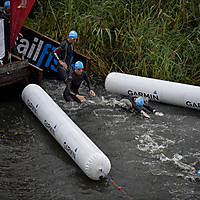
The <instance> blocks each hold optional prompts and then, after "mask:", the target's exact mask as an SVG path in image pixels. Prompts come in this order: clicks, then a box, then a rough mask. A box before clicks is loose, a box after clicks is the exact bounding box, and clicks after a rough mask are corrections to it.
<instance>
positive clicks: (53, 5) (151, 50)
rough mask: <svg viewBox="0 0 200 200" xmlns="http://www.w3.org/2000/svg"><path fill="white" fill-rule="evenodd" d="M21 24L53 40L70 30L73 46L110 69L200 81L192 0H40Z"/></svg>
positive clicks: (98, 67) (198, 8)
mask: <svg viewBox="0 0 200 200" xmlns="http://www.w3.org/2000/svg"><path fill="white" fill-rule="evenodd" d="M36 4H38V5H39V6H38V5H37V8H39V10H36V9H35V8H34V16H35V18H34V19H29V20H28V21H27V24H28V25H29V26H32V27H33V28H35V29H36V30H37V31H40V32H42V33H43V34H46V35H48V36H50V37H52V38H54V39H55V40H59V41H60V40H61V39H63V38H65V37H66V34H67V32H68V31H70V30H71V29H75V30H77V32H78V33H79V41H78V43H77V46H76V48H77V49H79V51H81V52H82V53H84V54H87V55H89V56H91V57H92V58H93V59H94V63H93V70H94V71H95V73H96V74H98V76H99V77H101V78H104V77H105V76H106V75H107V74H108V73H109V72H111V71H118V72H124V73H131V74H136V75H141V76H147V77H153V78H159V79H163V80H170V81H176V82H182V83H190V84H197V85H199V84H200V77H199V75H200V3H199V1H198V0H192V1H188V0H170V1H164V0H159V1H156V0H143V1H140V0H135V1H132V0H84V1H82V0H60V1H56V0H43V1H39V0H38V2H37V3H36Z"/></svg>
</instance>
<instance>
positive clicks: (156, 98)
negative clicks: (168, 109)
mask: <svg viewBox="0 0 200 200" xmlns="http://www.w3.org/2000/svg"><path fill="white" fill-rule="evenodd" d="M128 95H133V96H141V97H145V98H149V99H152V100H157V101H159V96H158V94H157V92H156V91H154V94H149V93H144V92H136V91H134V92H133V91H132V90H128Z"/></svg>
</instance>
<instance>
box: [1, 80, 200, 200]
mask: <svg viewBox="0 0 200 200" xmlns="http://www.w3.org/2000/svg"><path fill="white" fill-rule="evenodd" d="M42 86H43V88H44V89H45V90H46V91H47V92H48V94H49V95H50V96H51V97H52V98H53V99H54V101H55V102H56V103H57V104H58V105H59V106H60V107H61V108H62V109H63V110H64V111H65V112H66V113H67V114H68V115H69V117H71V119H72V120H73V121H74V122H75V123H76V124H77V125H78V126H79V127H80V128H81V129H82V130H83V131H84V132H85V133H86V134H87V135H88V136H89V137H90V139H91V140H92V141H93V142H94V143H95V144H97V146H99V147H100V149H101V150H102V151H103V152H104V153H105V154H106V155H107V156H108V158H109V159H110V161H111V163H112V169H111V172H110V176H111V177H112V179H113V180H114V181H115V183H116V184H117V185H120V186H121V187H122V190H123V191H124V193H123V191H121V190H118V188H117V186H115V185H114V184H113V183H111V182H110V181H109V180H103V181H97V182H96V181H92V180H90V179H89V178H88V177H87V176H86V175H85V174H84V173H83V172H82V171H81V170H80V169H79V167H78V166H77V165H76V164H75V163H74V162H73V161H72V160H71V158H70V157H69V156H68V155H67V153H65V151H64V150H63V149H62V148H61V147H60V145H59V144H58V143H57V142H56V140H54V139H53V137H52V136H51V135H50V134H49V133H48V131H47V130H46V129H45V128H44V127H43V125H42V124H41V123H40V122H39V120H38V119H37V118H36V117H35V116H34V115H33V114H32V113H31V111H30V110H29V109H28V108H27V107H26V105H25V104H24V103H23V102H22V100H21V98H20V92H19V91H17V92H14V95H11V94H10V95H9V96H7V97H6V96H5V93H4V92H1V100H0V155H1V157H0V199H1V200H4V199H5V200H7V199H10V200H27V199H30V200H38V199H42V200H80V199H87V200H93V199H97V200H101V199H105V200H107V199H129V196H130V197H131V198H132V199H134V200H139V199H140V200H155V199H160V200H163V199H164V200H165V199H166V200H195V199H200V177H199V176H198V175H197V171H198V170H199V169H200V146H199V140H200V120H199V119H200V113H199V111H197V110H190V109H185V108H181V107H174V106H169V105H164V104H155V103H151V104H152V105H154V106H155V107H156V108H157V109H158V110H160V111H162V112H163V113H164V114H165V115H164V117H158V116H154V115H152V114H151V119H144V118H143V117H141V116H139V115H137V114H135V113H128V112H126V111H125V110H124V109H122V108H120V107H118V106H116V102H117V100H118V97H116V96H114V95H112V94H109V93H107V92H106V91H105V90H104V89H103V88H101V87H99V88H96V90H95V92H96V93H97V96H98V98H92V97H89V98H88V99H89V101H88V103H87V104H82V105H81V106H80V105H78V104H76V103H66V102H65V101H64V99H63V97H62V93H63V90H64V88H65V85H64V84H62V83H58V82H57V81H55V80H48V81H44V82H43V85H42ZM8 92H9V91H8ZM81 92H82V93H84V94H87V90H86V89H85V88H83V89H82V90H81ZM114 105H115V106H114ZM86 156H87V155H86Z"/></svg>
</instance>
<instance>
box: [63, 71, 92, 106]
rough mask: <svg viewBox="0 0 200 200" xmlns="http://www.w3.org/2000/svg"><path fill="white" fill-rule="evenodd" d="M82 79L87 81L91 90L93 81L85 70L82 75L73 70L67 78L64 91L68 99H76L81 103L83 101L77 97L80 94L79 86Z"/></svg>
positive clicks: (64, 95) (65, 97)
mask: <svg viewBox="0 0 200 200" xmlns="http://www.w3.org/2000/svg"><path fill="white" fill-rule="evenodd" d="M82 81H86V83H87V86H88V88H89V90H91V83H90V80H89V78H88V76H87V74H86V72H85V71H82V74H81V75H77V74H76V73H75V72H72V73H71V74H70V75H69V77H68V79H67V82H66V83H67V87H66V88H65V91H64V93H63V97H64V99H65V100H66V101H76V102H78V103H81V101H80V100H79V99H78V98H77V97H76V95H77V94H79V91H78V90H79V87H80V85H81V83H82Z"/></svg>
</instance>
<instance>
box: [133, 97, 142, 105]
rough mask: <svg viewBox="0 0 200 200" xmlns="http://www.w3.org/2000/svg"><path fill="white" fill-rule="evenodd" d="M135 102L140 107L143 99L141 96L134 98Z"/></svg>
mask: <svg viewBox="0 0 200 200" xmlns="http://www.w3.org/2000/svg"><path fill="white" fill-rule="evenodd" d="M135 104H136V105H137V106H140V107H141V106H143V105H144V100H143V98H142V97H138V98H136V100H135Z"/></svg>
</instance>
